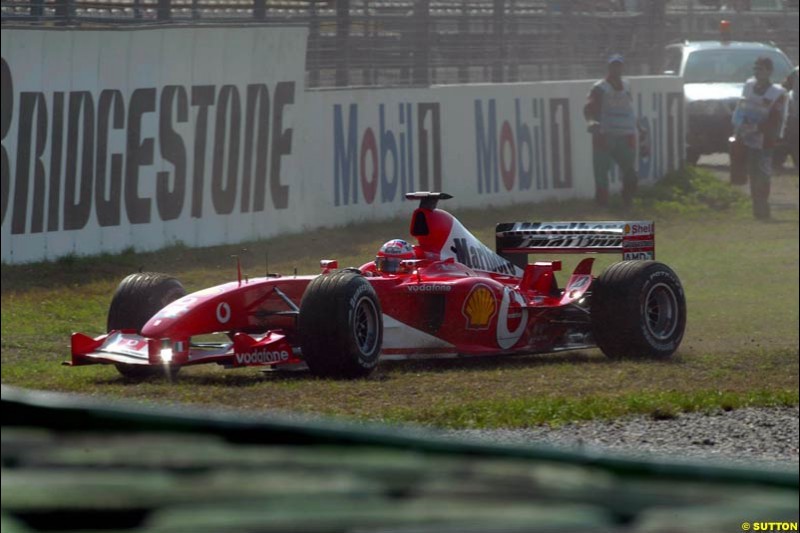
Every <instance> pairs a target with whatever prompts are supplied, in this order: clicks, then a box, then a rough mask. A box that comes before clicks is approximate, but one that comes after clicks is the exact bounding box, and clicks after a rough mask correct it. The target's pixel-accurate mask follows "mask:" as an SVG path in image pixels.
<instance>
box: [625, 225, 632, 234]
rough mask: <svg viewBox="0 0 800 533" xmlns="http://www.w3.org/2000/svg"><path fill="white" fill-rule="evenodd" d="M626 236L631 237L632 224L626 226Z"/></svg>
mask: <svg viewBox="0 0 800 533" xmlns="http://www.w3.org/2000/svg"><path fill="white" fill-rule="evenodd" d="M624 234H625V235H630V234H631V225H630V224H625V230H624Z"/></svg>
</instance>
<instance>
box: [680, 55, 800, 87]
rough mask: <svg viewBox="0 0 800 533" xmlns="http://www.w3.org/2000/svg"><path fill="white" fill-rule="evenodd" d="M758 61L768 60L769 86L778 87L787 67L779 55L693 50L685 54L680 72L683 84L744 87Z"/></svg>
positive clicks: (787, 70) (787, 69) (788, 68)
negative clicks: (740, 84)
mask: <svg viewBox="0 0 800 533" xmlns="http://www.w3.org/2000/svg"><path fill="white" fill-rule="evenodd" d="M759 57H768V58H770V59H772V63H773V65H774V70H773V72H772V76H771V79H772V81H773V83H781V82H783V80H784V79H785V78H786V76H787V75H788V74H789V71H790V70H791V68H792V67H791V65H790V64H789V62H788V61H787V60H786V59H785V58H784V57H783V56H782V55H781V54H779V53H777V52H772V51H769V50H720V49H716V50H697V51H695V52H692V53H690V54H689V57H688V58H687V59H686V67H685V68H684V70H683V80H684V81H685V82H686V83H744V82H745V81H746V80H747V79H748V78H751V77H752V76H753V64H754V63H755V62H756V59H758V58H759Z"/></svg>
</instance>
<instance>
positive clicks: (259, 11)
mask: <svg viewBox="0 0 800 533" xmlns="http://www.w3.org/2000/svg"><path fill="white" fill-rule="evenodd" d="M312 4H313V2H312ZM253 18H254V19H256V20H264V19H265V18H267V2H266V1H265V0H253Z"/></svg>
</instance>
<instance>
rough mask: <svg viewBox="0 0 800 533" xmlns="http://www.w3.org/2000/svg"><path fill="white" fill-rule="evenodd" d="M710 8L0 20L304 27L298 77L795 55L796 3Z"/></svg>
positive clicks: (398, 82) (355, 0)
mask: <svg viewBox="0 0 800 533" xmlns="http://www.w3.org/2000/svg"><path fill="white" fill-rule="evenodd" d="M781 5H782V6H783V7H782V8H781V9H777V10H773V11H769V10H767V11H748V12H741V13H737V12H721V11H717V10H709V9H697V8H695V7H694V3H693V2H691V1H689V2H686V1H684V2H679V1H676V0H672V1H670V2H666V1H664V0H661V1H659V0H652V1H648V2H644V1H638V2H637V1H632V0H626V1H621V2H612V1H605V2H604V1H597V2H586V1H579V0H576V1H572V2H566V1H559V0H397V1H390V0H325V1H315V0H311V1H302V0H298V1H292V0H285V1H281V0H1V1H0V12H2V21H3V25H9V24H33V25H43V24H44V25H51V24H53V25H69V26H73V25H81V26H89V25H103V26H125V27H127V26H129V25H130V24H244V23H255V24H265V23H269V24H286V23H301V24H306V25H308V27H309V42H308V55H307V61H306V68H307V86H309V87H326V86H404V85H405V86H409V85H411V86H424V85H430V84H442V83H468V82H513V81H537V80H559V79H576V78H586V77H596V76H599V75H601V74H602V72H603V70H604V63H605V61H604V60H605V58H606V57H607V56H608V55H609V54H611V53H616V52H620V53H623V54H625V55H626V59H627V69H628V72H629V73H630V74H642V75H644V74H655V73H659V72H660V71H661V65H662V63H663V61H662V55H661V54H662V51H663V48H664V45H665V44H667V43H669V42H672V41H675V40H681V39H688V38H691V39H715V38H717V36H718V33H717V28H718V25H719V21H720V19H722V18H727V19H730V20H732V22H733V27H734V32H735V34H734V37H735V38H736V39H742V40H770V41H774V42H775V43H776V44H778V45H779V46H780V47H781V48H783V49H784V51H785V52H787V54H789V56H790V57H791V58H792V59H793V60H794V61H797V58H798V11H797V8H796V7H792V8H789V7H787V6H788V5H789V4H788V3H783V4H781Z"/></svg>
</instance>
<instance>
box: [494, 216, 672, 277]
mask: <svg viewBox="0 0 800 533" xmlns="http://www.w3.org/2000/svg"><path fill="white" fill-rule="evenodd" d="M496 232H497V233H496V246H497V254H498V255H500V256H501V257H503V258H505V259H506V260H508V261H511V262H512V263H513V264H515V265H516V266H519V267H520V268H525V265H526V264H527V257H526V255H527V254H533V253H540V254H547V253H560V254H563V253H574V254H602V253H622V258H623V259H625V260H627V259H655V257H656V241H655V239H656V236H655V224H654V223H653V221H651V220H645V221H635V222H503V223H500V224H498V225H497V228H496Z"/></svg>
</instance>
